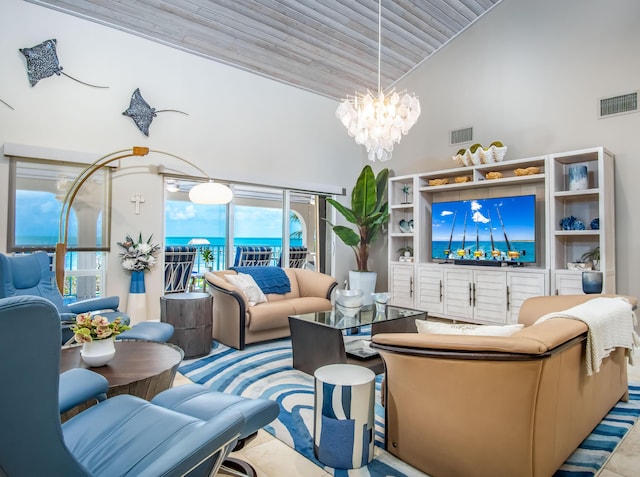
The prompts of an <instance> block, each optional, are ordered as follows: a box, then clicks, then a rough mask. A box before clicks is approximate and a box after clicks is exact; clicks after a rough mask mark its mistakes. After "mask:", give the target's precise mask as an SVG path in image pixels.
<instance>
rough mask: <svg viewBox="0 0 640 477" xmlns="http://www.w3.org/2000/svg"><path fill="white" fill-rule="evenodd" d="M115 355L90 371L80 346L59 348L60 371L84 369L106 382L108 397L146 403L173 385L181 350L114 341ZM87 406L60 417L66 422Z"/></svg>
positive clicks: (168, 344) (155, 344)
mask: <svg viewBox="0 0 640 477" xmlns="http://www.w3.org/2000/svg"><path fill="white" fill-rule="evenodd" d="M115 346H116V354H115V356H114V357H113V359H112V360H111V361H109V363H107V364H106V365H105V366H100V367H97V368H92V367H90V366H88V365H87V364H86V363H85V362H84V361H82V358H81V357H80V350H81V349H82V346H81V345H78V346H70V347H66V348H62V350H61V355H60V372H61V373H62V372H64V371H68V370H69V369H72V368H86V369H90V370H91V371H94V372H96V373H98V374H101V375H102V376H104V377H105V378H106V380H107V381H109V390H108V392H107V396H108V397H112V396H116V395H118V394H132V395H134V396H138V397H141V398H143V399H146V400H150V399H152V398H153V397H154V396H155V395H156V394H158V393H159V392H161V391H164V390H165V389H169V388H170V387H171V386H173V379H174V378H175V376H176V371H177V369H178V366H179V365H180V363H181V362H182V358H183V356H184V353H183V351H182V350H181V349H180V348H178V347H177V346H174V345H172V344H170V343H157V342H155V341H135V340H132V341H116V342H115ZM87 407H89V406H86V405H85V406H78V407H76V408H74V409H72V410H70V411H68V412H67V413H65V414H64V415H63V420H66V419H68V418H70V417H72V416H74V415H76V414H78V413H79V412H80V411H82V410H84V409H86V408H87Z"/></svg>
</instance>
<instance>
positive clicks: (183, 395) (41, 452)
mask: <svg viewBox="0 0 640 477" xmlns="http://www.w3.org/2000/svg"><path fill="white" fill-rule="evenodd" d="M60 333H61V330H60V316H59V313H58V311H57V310H56V308H55V307H54V305H53V304H52V303H51V302H50V301H48V300H46V299H43V298H40V297H36V296H18V297H11V298H3V299H0V376H2V378H3V391H2V393H0V406H2V408H3V409H9V410H10V412H2V413H0V429H2V432H0V473H2V475H5V474H6V475H27V476H31V475H33V476H45V475H46V476H49V477H75V476H84V477H87V476H94V477H112V476H115V475H135V476H137V477H145V476H146V477H159V476H166V477H173V476H182V475H187V476H190V477H199V476H203V475H215V473H216V472H217V470H218V468H219V466H220V465H221V463H222V461H223V460H224V459H225V457H226V456H227V455H228V453H229V452H230V451H231V449H232V448H233V446H234V445H235V443H236V442H237V441H238V439H239V438H241V437H243V435H246V434H248V433H252V432H256V431H257V429H259V428H260V427H262V426H264V425H266V424H268V423H269V422H271V420H273V419H274V418H275V417H276V416H277V413H278V410H279V407H278V405H277V404H276V403H275V402H272V401H269V400H266V399H247V398H242V397H240V396H233V395H226V394H224V393H219V392H215V391H210V390H209V389H208V388H206V387H204V386H200V385H188V386H180V387H176V388H172V389H168V390H166V391H164V392H162V393H160V394H158V395H157V396H156V397H155V398H154V399H153V400H152V401H151V402H148V401H145V400H143V399H140V398H138V397H135V396H130V395H124V394H123V395H119V396H114V397H111V398H108V399H104V397H105V396H104V395H105V392H106V391H107V386H108V383H107V382H106V380H104V378H102V377H101V376H99V375H96V374H95V373H93V372H91V371H88V370H84V369H83V370H80V369H75V370H71V371H68V372H67V373H64V374H63V375H60V374H59V369H60V344H59V343H60ZM16 336H18V337H20V338H21V339H16ZM33 350H37V352H33ZM92 394H93V395H95V396H96V397H97V400H98V401H100V402H98V403H97V404H95V405H94V406H92V407H90V408H89V409H87V410H85V411H83V412H81V413H79V414H77V415H76V416H74V417H72V418H71V419H69V420H68V421H66V422H65V423H63V424H61V423H60V415H59V413H60V412H61V411H63V410H66V409H69V408H70V407H73V406H74V405H75V404H80V403H82V402H84V401H85V400H86V399H87V398H88V397H91V395H92ZM74 401H75V403H74Z"/></svg>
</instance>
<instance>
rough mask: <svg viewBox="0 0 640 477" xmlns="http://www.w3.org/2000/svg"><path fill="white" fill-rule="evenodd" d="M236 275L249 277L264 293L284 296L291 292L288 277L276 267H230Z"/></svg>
mask: <svg viewBox="0 0 640 477" xmlns="http://www.w3.org/2000/svg"><path fill="white" fill-rule="evenodd" d="M231 270H235V271H236V272H238V273H245V274H247V275H251V276H252V277H253V279H254V280H255V281H256V283H257V284H258V286H259V287H260V289H261V290H262V291H263V292H264V293H277V294H280V295H284V294H285V293H289V292H290V291H291V283H290V282H289V277H288V276H287V274H286V273H285V272H284V270H283V269H282V268H278V267H231Z"/></svg>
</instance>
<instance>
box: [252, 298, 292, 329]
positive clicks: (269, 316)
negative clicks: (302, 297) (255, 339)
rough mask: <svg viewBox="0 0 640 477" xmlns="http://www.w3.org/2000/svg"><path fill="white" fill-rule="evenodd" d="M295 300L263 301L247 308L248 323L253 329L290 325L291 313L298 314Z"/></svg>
mask: <svg viewBox="0 0 640 477" xmlns="http://www.w3.org/2000/svg"><path fill="white" fill-rule="evenodd" d="M293 302H294V300H278V301H271V302H267V303H261V304H260V305H258V306H253V307H251V308H249V309H247V321H246V325H247V328H249V329H250V330H251V331H263V330H270V329H273V328H282V327H288V326H289V315H296V314H297V313H296V309H295V306H294V304H293Z"/></svg>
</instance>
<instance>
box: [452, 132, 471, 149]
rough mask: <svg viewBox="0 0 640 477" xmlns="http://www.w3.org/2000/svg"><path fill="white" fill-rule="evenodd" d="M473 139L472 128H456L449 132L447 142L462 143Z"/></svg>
mask: <svg viewBox="0 0 640 477" xmlns="http://www.w3.org/2000/svg"><path fill="white" fill-rule="evenodd" d="M471 141H473V128H464V129H456V130H455V131H451V132H450V133H449V144H450V145H451V146H453V145H455V144H462V143H465V142H471Z"/></svg>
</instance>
